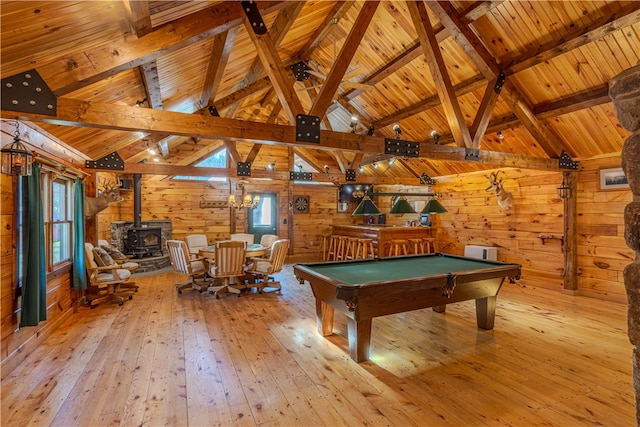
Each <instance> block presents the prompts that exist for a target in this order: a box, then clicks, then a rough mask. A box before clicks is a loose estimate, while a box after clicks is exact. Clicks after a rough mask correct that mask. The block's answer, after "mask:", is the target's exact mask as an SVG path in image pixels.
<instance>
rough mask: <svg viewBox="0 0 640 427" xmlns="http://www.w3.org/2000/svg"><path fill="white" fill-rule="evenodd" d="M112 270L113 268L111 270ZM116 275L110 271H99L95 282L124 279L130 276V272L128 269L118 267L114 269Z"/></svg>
mask: <svg viewBox="0 0 640 427" xmlns="http://www.w3.org/2000/svg"><path fill="white" fill-rule="evenodd" d="M112 271H113V270H112ZM115 271H116V276H114V275H113V274H112V273H100V274H98V277H97V280H96V281H97V282H98V283H100V282H113V281H125V280H128V279H129V277H131V272H130V271H129V270H125V269H122V268H118V269H116V270H115Z"/></svg>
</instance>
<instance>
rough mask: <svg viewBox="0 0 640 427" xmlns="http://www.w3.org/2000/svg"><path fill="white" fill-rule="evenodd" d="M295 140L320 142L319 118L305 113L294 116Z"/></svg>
mask: <svg viewBox="0 0 640 427" xmlns="http://www.w3.org/2000/svg"><path fill="white" fill-rule="evenodd" d="M296 141H300V142H314V143H316V144H319V143H320V118H319V117H317V116H309V115H307V114H298V115H297V116H296Z"/></svg>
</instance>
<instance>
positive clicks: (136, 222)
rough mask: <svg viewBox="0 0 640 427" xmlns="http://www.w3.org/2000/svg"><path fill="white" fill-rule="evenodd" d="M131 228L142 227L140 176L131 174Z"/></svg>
mask: <svg viewBox="0 0 640 427" xmlns="http://www.w3.org/2000/svg"><path fill="white" fill-rule="evenodd" d="M133 226H134V228H141V227H142V174H139V173H134V174H133Z"/></svg>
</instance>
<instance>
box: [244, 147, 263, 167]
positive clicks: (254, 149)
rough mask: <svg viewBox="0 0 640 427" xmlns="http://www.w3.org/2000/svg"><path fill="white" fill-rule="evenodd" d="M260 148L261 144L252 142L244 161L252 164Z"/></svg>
mask: <svg viewBox="0 0 640 427" xmlns="http://www.w3.org/2000/svg"><path fill="white" fill-rule="evenodd" d="M261 148H262V144H253V147H251V151H250V152H249V154H247V158H246V159H244V161H245V163H251V164H253V162H254V161H255V160H256V157H258V153H259V152H260V149H261Z"/></svg>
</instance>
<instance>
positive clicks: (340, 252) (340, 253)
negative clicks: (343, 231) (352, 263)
mask: <svg viewBox="0 0 640 427" xmlns="http://www.w3.org/2000/svg"><path fill="white" fill-rule="evenodd" d="M348 240H349V237H347V236H338V247H337V248H336V261H337V260H344V259H345V254H346V252H347V241H348Z"/></svg>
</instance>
